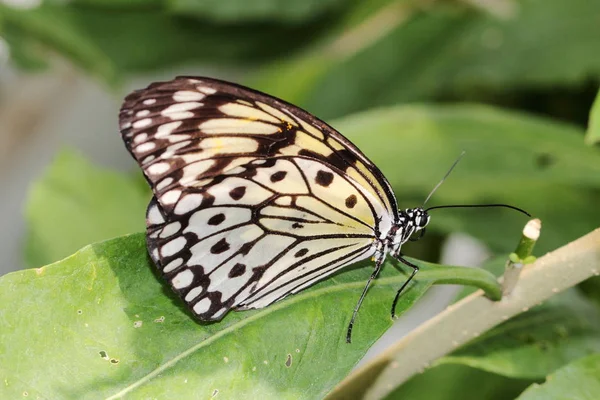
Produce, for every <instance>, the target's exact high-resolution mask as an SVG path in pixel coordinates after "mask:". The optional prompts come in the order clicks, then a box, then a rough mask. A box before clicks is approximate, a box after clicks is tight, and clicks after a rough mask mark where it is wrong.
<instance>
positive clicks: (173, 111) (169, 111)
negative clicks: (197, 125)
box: [160, 101, 202, 119]
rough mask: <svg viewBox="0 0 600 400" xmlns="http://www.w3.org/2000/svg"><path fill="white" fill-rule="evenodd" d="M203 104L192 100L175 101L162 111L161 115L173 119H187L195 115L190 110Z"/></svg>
mask: <svg viewBox="0 0 600 400" xmlns="http://www.w3.org/2000/svg"><path fill="white" fill-rule="evenodd" d="M200 106H202V103H197V102H194V101H190V102H187V103H175V104H172V105H170V106H169V107H167V108H165V109H164V110H162V111H161V113H160V114H161V115H162V116H164V117H169V118H171V119H185V118H191V117H193V116H194V113H193V112H191V111H190V110H193V109H195V108H198V107H200Z"/></svg>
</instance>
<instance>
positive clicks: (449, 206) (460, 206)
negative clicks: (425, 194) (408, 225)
mask: <svg viewBox="0 0 600 400" xmlns="http://www.w3.org/2000/svg"><path fill="white" fill-rule="evenodd" d="M484 207H504V208H510V209H511V210H515V211H518V212H520V213H522V214H525V215H527V216H528V217H531V214H529V213H528V212H527V211H525V210H523V209H522V208H519V207H515V206H511V205H509V204H501V203H499V204H450V205H446V206H435V207H429V208H427V209H425V211H427V212H429V211H431V210H435V209H438V208H484Z"/></svg>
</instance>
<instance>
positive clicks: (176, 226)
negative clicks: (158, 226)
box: [159, 221, 181, 238]
mask: <svg viewBox="0 0 600 400" xmlns="http://www.w3.org/2000/svg"><path fill="white" fill-rule="evenodd" d="M180 229H181V223H180V222H178V221H175V222H171V223H170V224H169V225H166V226H165V227H164V228H163V229H162V231H161V232H160V235H159V236H160V237H161V238H168V237H169V236H173V235H174V234H176V233H177V232H179V230H180Z"/></svg>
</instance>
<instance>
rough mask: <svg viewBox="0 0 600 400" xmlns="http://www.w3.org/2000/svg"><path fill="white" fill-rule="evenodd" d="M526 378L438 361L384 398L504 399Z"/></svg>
mask: <svg viewBox="0 0 600 400" xmlns="http://www.w3.org/2000/svg"><path fill="white" fill-rule="evenodd" d="M530 384H531V381H530V380H517V379H510V378H506V377H503V376H500V375H496V374H492V373H489V372H486V371H482V370H478V369H475V368H469V367H467V366H464V365H439V366H436V367H433V368H431V369H428V370H427V371H425V372H423V373H421V374H419V375H415V376H414V377H413V378H411V379H410V380H409V381H408V382H406V383H404V384H403V385H402V386H400V387H398V388H397V389H396V390H395V391H393V392H392V393H390V394H389V395H388V396H387V397H385V399H386V400H396V399H397V400H434V399H435V400H455V399H461V400H481V399H486V400H506V399H514V398H515V397H517V396H518V395H519V394H520V393H521V392H522V391H523V390H524V389H525V388H526V387H527V386H529V385H530Z"/></svg>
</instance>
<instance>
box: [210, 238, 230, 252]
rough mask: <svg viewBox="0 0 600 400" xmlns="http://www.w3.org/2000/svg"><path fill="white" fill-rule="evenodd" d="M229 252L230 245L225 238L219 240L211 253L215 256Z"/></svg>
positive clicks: (211, 249)
mask: <svg viewBox="0 0 600 400" xmlns="http://www.w3.org/2000/svg"><path fill="white" fill-rule="evenodd" d="M227 250H229V243H227V240H225V238H223V239H221V240H219V241H218V242H217V243H215V244H214V245H213V246H212V247H211V248H210V252H211V253H213V254H221V253H223V252H226V251H227Z"/></svg>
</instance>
